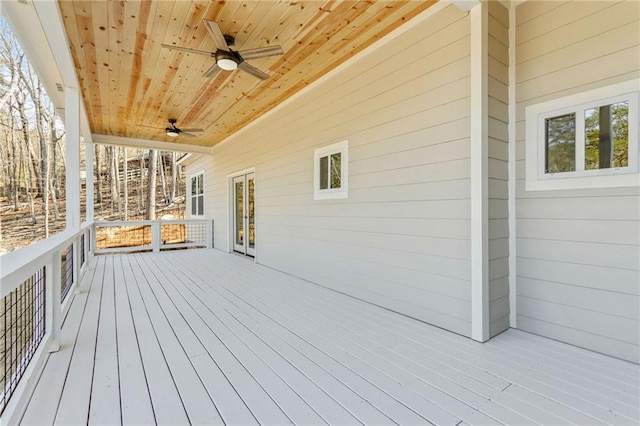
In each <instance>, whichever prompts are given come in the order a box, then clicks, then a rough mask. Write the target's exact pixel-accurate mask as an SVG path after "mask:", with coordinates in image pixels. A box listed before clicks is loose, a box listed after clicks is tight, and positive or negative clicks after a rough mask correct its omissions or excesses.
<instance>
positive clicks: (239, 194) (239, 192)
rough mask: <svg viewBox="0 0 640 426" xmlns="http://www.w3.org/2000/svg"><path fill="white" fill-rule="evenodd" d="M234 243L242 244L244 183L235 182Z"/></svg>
mask: <svg viewBox="0 0 640 426" xmlns="http://www.w3.org/2000/svg"><path fill="white" fill-rule="evenodd" d="M235 186H236V191H235V192H236V209H235V210H236V220H235V222H236V232H235V234H236V244H238V245H244V217H243V216H244V214H243V211H244V197H243V196H244V194H243V191H244V185H243V183H242V182H236V185H235Z"/></svg>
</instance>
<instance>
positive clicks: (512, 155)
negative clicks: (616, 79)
mask: <svg viewBox="0 0 640 426" xmlns="http://www.w3.org/2000/svg"><path fill="white" fill-rule="evenodd" d="M508 129H509V164H508V169H509V181H508V183H507V192H508V194H509V200H508V202H507V205H508V209H509V327H512V328H516V327H517V318H518V312H517V310H516V307H517V303H516V302H517V301H516V296H517V293H516V291H517V285H516V283H517V279H518V274H517V270H516V268H517V262H516V259H517V254H518V251H517V239H516V220H517V217H516V178H517V176H516V174H517V172H516V8H515V6H513V5H512V7H510V8H509V126H508Z"/></svg>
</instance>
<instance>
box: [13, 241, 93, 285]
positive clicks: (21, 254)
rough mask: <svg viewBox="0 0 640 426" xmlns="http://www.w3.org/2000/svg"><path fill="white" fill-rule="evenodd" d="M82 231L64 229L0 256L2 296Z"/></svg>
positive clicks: (49, 259)
mask: <svg viewBox="0 0 640 426" xmlns="http://www.w3.org/2000/svg"><path fill="white" fill-rule="evenodd" d="M78 234H80V232H74V231H63V232H61V233H59V234H56V235H54V236H52V237H49V238H47V239H44V240H42V241H37V242H35V243H33V244H31V245H29V246H26V247H22V248H21V249H19V250H16V251H13V252H10V253H6V254H3V255H2V256H0V297H4V296H6V295H7V294H9V293H10V292H11V291H13V290H14V289H15V288H16V287H17V286H19V285H20V284H21V283H22V282H23V281H24V280H26V279H27V278H29V277H30V276H31V275H33V273H34V272H35V271H36V270H38V269H40V268H41V267H42V266H43V265H44V264H46V263H48V262H49V261H51V259H52V255H53V253H54V252H56V251H57V250H60V249H62V248H64V247H66V246H67V245H69V243H71V242H72V241H73V239H74V238H76V237H77V236H78Z"/></svg>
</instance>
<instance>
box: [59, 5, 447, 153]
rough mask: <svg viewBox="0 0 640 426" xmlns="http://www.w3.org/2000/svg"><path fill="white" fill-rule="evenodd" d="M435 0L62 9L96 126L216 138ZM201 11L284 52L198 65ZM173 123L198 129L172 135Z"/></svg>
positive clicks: (208, 45) (109, 131) (250, 41)
mask: <svg viewBox="0 0 640 426" xmlns="http://www.w3.org/2000/svg"><path fill="white" fill-rule="evenodd" d="M435 1H437V0H432V1H418V0H412V1H399V0H391V1H372V0H369V1H365V0H357V1H356V0H353V1H336V0H328V1H326V0H325V1H304V0H303V1H299V0H298V1H296V0H261V1H240V0H237V1H233V0H232V1H209V0H206V1H201V0H193V1H189V0H176V1H169V0H152V1H130V0H127V1H125V0H120V1H101V0H100V1H78V0H60V1H59V4H60V9H61V11H62V15H63V17H64V22H65V27H66V32H67V36H68V38H69V43H70V47H71V52H72V55H73V59H74V62H75V66H76V70H77V73H78V79H79V81H80V85H81V89H82V94H83V97H84V101H85V106H86V110H87V113H88V116H89V121H90V125H91V130H92V132H93V133H95V134H103V135H112V136H123V137H131V138H140V139H151V140H158V141H165V142H176V143H189V144H195V145H201V146H213V145H215V144H216V143H218V142H220V141H222V140H224V139H225V138H226V137H228V136H229V135H231V134H233V133H234V132H236V131H238V130H239V129H241V128H242V127H244V126H246V125H247V124H248V123H250V122H251V121H253V120H255V119H256V118H257V117H259V116H261V115H262V114H264V113H265V112H267V111H269V110H270V109H272V108H273V107H275V106H276V105H278V104H280V103H281V102H283V101H284V100H285V99H287V98H289V97H290V96H291V95H293V94H294V93H296V92H298V91H299V90H300V89H302V88H304V87H305V86H307V85H309V84H310V83H312V82H313V81H315V80H317V79H318V78H320V77H322V76H323V75H325V74H326V73H328V72H329V71H331V70H333V69H334V68H336V67H337V66H338V65H340V64H341V63H343V62H344V61H346V60H347V59H349V58H350V57H352V56H353V55H354V54H356V53H358V52H359V51H361V50H363V49H365V48H366V47H367V46H369V45H371V44H372V43H374V42H375V41H377V40H379V39H380V38H381V37H383V36H384V35H386V34H388V33H389V32H391V31H392V30H394V29H395V28H397V27H399V26H400V25H402V24H403V23H404V22H406V21H408V20H409V19H411V18H412V17H414V16H415V15H417V14H419V13H421V12H422V11H424V10H425V9H427V8H428V7H429V6H431V5H432V4H433V3H435ZM203 19H209V20H212V21H215V22H217V23H218V24H219V26H220V28H221V29H222V32H223V33H224V34H229V35H232V36H234V37H235V39H236V42H235V45H234V46H233V47H232V48H233V49H234V50H243V49H249V48H257V47H264V46H269V45H281V46H282V48H283V50H284V52H285V54H284V55H282V56H275V57H270V58H260V59H251V60H248V61H247V62H249V63H250V64H251V65H253V66H255V67H257V68H259V69H261V70H263V71H265V72H267V73H268V74H269V75H270V76H271V77H270V78H269V79H268V80H265V81H262V80H259V79H257V78H255V77H253V76H251V75H249V74H247V73H245V72H242V71H240V70H235V71H232V72H228V71H222V72H220V73H218V74H217V75H216V76H214V77H213V78H205V77H204V76H203V73H204V72H205V71H206V70H207V69H208V68H209V67H210V66H211V65H213V63H214V59H213V58H211V57H207V56H203V55H197V54H192V53H185V52H180V51H177V50H170V49H166V48H162V47H161V44H163V43H164V44H172V45H176V46H182V47H188V48H192V49H199V50H206V51H215V49H216V48H215V45H214V43H213V40H212V39H211V38H210V37H209V35H208V32H207V29H206V27H205V25H204V24H203ZM169 118H176V119H177V120H178V127H183V128H202V129H204V132H203V133H201V134H198V136H197V137H196V138H187V137H185V136H179V137H177V138H171V137H168V136H167V135H166V134H165V132H164V130H163V129H164V128H165V127H166V126H167V120H168V119H169Z"/></svg>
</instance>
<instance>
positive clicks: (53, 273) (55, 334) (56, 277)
mask: <svg viewBox="0 0 640 426" xmlns="http://www.w3.org/2000/svg"><path fill="white" fill-rule="evenodd" d="M52 256H53V258H52V259H51V263H48V264H47V265H46V267H45V276H46V278H45V280H46V282H45V285H46V292H47V295H46V304H47V308H46V315H47V319H46V326H47V331H49V333H51V338H50V340H49V352H57V351H58V350H60V330H61V328H62V307H61V300H62V294H61V293H62V258H61V253H60V250H54V252H53V254H52Z"/></svg>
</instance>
